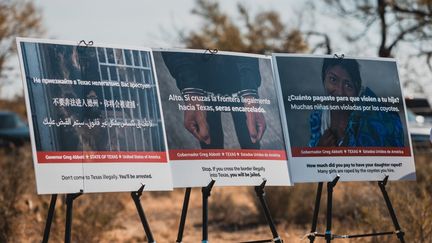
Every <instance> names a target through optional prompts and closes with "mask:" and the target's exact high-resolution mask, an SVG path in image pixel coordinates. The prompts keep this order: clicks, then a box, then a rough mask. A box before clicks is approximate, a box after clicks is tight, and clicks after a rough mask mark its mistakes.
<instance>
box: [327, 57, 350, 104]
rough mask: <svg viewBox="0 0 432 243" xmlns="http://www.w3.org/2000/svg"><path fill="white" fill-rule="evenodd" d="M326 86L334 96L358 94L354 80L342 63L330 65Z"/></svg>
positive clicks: (328, 92)
mask: <svg viewBox="0 0 432 243" xmlns="http://www.w3.org/2000/svg"><path fill="white" fill-rule="evenodd" d="M324 88H325V90H326V91H327V94H329V95H332V96H348V97H352V96H357V91H356V88H355V86H354V82H353V80H352V79H351V76H350V75H349V73H348V72H347V71H346V70H345V69H344V68H343V67H341V66H340V65H336V66H333V67H330V68H329V69H328V70H327V72H326V73H325V78H324Z"/></svg>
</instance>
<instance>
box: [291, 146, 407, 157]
mask: <svg viewBox="0 0 432 243" xmlns="http://www.w3.org/2000/svg"><path fill="white" fill-rule="evenodd" d="M291 153H292V156H293V157H335V156H354V157H355V156H372V157H373V156H388V157H400V156H411V151H410V148H409V147H403V148H395V147H330V148H329V147H313V148H310V147H292V148H291Z"/></svg>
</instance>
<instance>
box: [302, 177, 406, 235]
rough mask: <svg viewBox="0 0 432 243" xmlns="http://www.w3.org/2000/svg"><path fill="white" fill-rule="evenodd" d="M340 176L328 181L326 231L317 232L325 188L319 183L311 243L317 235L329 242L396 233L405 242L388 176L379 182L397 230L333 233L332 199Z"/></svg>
mask: <svg viewBox="0 0 432 243" xmlns="http://www.w3.org/2000/svg"><path fill="white" fill-rule="evenodd" d="M339 178H340V176H339V175H338V176H336V178H334V179H333V181H330V182H327V216H326V219H327V226H326V231H325V233H324V234H323V233H318V232H316V228H317V220H318V213H319V207H320V201H321V193H322V188H323V182H319V183H318V189H317V195H316V199H315V209H314V213H313V219H312V228H311V231H310V233H309V234H308V236H307V237H308V239H309V242H310V243H313V242H314V241H315V238H316V237H322V238H325V239H326V242H327V243H330V242H331V241H332V240H334V239H350V238H362V237H373V236H382V235H393V234H395V235H396V236H397V238H398V239H399V240H400V242H401V243H405V239H404V232H403V231H402V230H401V227H400V225H399V223H398V220H397V218H396V214H395V212H394V209H393V206H392V203H391V201H390V198H389V196H388V194H387V191H386V188H385V186H386V185H387V181H388V178H389V177H388V176H386V177H385V178H384V180H382V181H379V182H378V186H379V188H380V189H381V193H382V194H383V197H384V201H385V203H386V206H387V208H388V210H389V214H390V217H391V219H392V221H393V225H394V227H395V231H388V232H377V233H366V234H356V235H336V234H332V232H331V228H332V207H333V205H332V201H333V188H334V187H335V186H336V184H337V182H338V180H339Z"/></svg>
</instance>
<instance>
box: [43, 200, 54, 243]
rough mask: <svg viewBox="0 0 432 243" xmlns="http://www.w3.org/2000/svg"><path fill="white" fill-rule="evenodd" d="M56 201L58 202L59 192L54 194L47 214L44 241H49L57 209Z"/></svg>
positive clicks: (46, 242) (45, 242) (44, 242)
mask: <svg viewBox="0 0 432 243" xmlns="http://www.w3.org/2000/svg"><path fill="white" fill-rule="evenodd" d="M56 202H57V194H52V195H51V202H50V206H49V209H48V216H47V220H46V223H45V230H44V236H43V239H42V243H48V240H49V235H50V231H51V223H52V220H53V217H54V210H55V205H56Z"/></svg>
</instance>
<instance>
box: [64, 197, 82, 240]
mask: <svg viewBox="0 0 432 243" xmlns="http://www.w3.org/2000/svg"><path fill="white" fill-rule="evenodd" d="M81 195H82V191H81V192H78V193H73V194H67V195H66V224H65V243H70V242H71V232H72V209H73V201H74V200H75V199H76V198H77V197H79V196H81Z"/></svg>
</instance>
